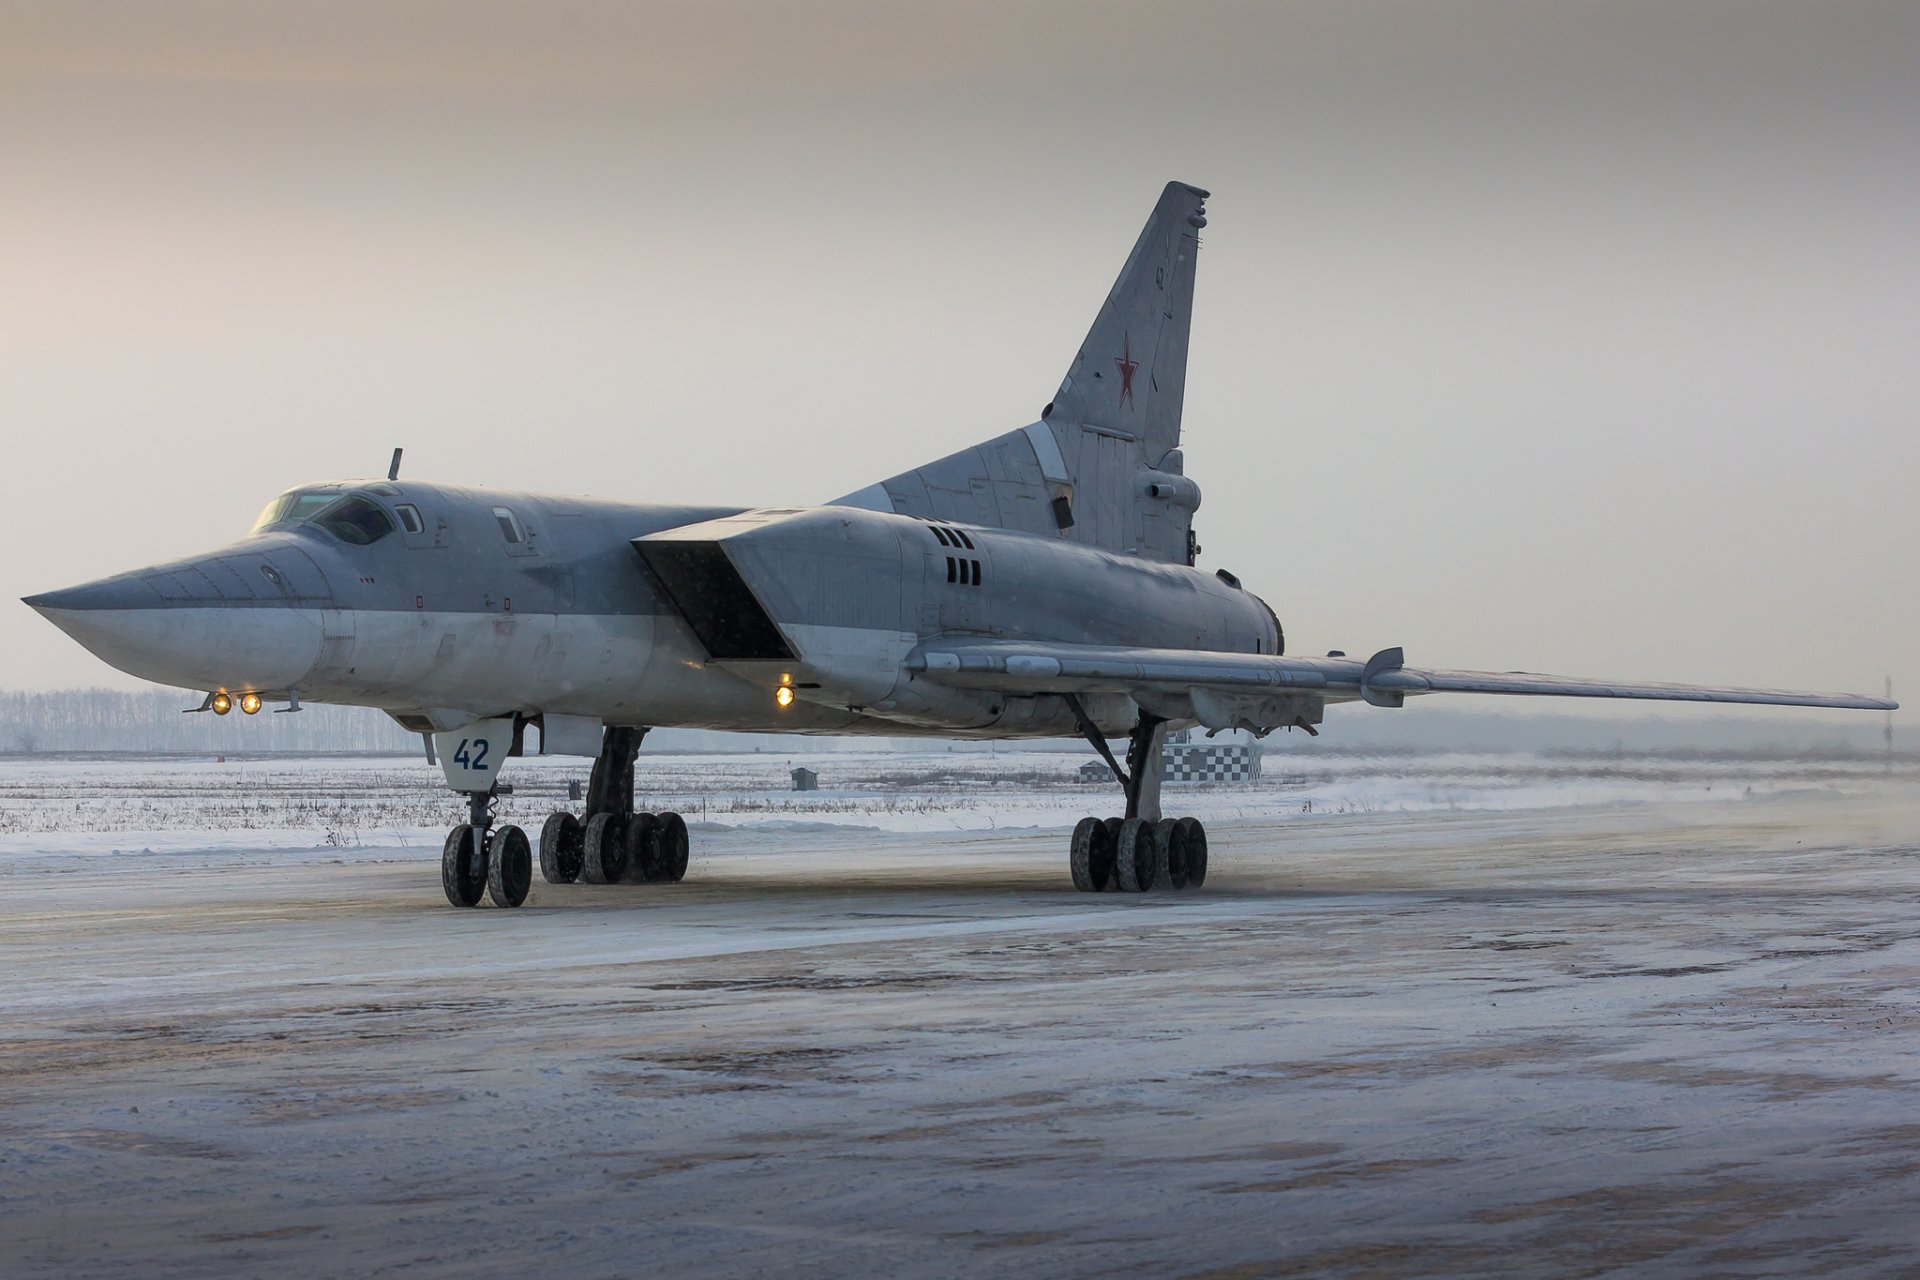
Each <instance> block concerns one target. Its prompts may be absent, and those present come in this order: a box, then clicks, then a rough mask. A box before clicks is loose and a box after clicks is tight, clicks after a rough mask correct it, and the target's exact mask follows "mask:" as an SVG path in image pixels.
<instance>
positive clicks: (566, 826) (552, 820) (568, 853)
mask: <svg viewBox="0 0 1920 1280" xmlns="http://www.w3.org/2000/svg"><path fill="white" fill-rule="evenodd" d="M585 838H586V829H585V828H584V827H583V826H582V825H581V823H580V819H578V818H576V817H574V816H573V815H572V814H570V813H556V814H553V815H552V816H551V817H549V818H548V819H547V823H546V825H545V826H543V827H541V828H540V878H541V879H543V880H545V881H546V882H547V883H548V884H572V883H573V882H574V881H575V880H578V879H579V878H580V861H581V858H582V856H583V855H584V853H585V844H584V840H585Z"/></svg>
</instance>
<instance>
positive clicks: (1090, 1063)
mask: <svg viewBox="0 0 1920 1280" xmlns="http://www.w3.org/2000/svg"><path fill="white" fill-rule="evenodd" d="M1210 826H1211V830H1212V833H1213V843H1214V849H1215V853H1214V864H1213V879H1212V881H1211V882H1210V883H1209V885H1208V886H1207V888H1206V889H1205V890H1204V891H1202V892H1200V893H1198V894H1178V895H1168V894H1153V895H1150V896H1148V897H1145V898H1128V897H1121V896H1118V895H1099V896H1094V897H1089V896H1082V895H1078V894H1075V893H1073V892H1072V891H1071V890H1070V888H1069V887H1067V886H1066V883H1065V880H1066V876H1065V869H1064V865H1063V864H1064V857H1063V850H1062V843H1063V835H1062V834H1061V833H1049V834H1045V835H1040V834H1034V833H1031V832H1028V833H1012V834H999V835H994V834H983V833H978V832H974V833H966V834H954V835H947V836H938V835H925V834H911V833H909V834H882V833H868V834H860V833H854V832H849V831H846V830H841V831H819V832H786V833H764V832H762V833H751V832H738V831H736V832H731V833H729V832H722V831H707V832H702V833H699V834H698V835H697V836H696V856H695V861H694V866H693V870H692V872H691V874H690V876H689V879H688V881H687V883H685V884H683V885H680V886H677V887H673V888H668V889H663V888H659V887H647V886H630V887H629V886H622V887H615V888H589V887H586V886H569V887H565V888H555V887H549V886H546V885H543V884H539V883H538V882H536V884H535V887H534V892H533V898H532V900H531V902H530V904H529V906H528V907H527V908H526V909H523V910H521V911H518V912H499V911H492V910H482V911H470V912H462V911H456V910H453V909H451V908H449V907H447V906H445V905H444V902H443V900H442V898H441V895H440V888H439V884H438V869H437V865H436V862H435V861H434V859H433V856H432V853H431V852H430V851H426V850H421V849H415V850H413V851H412V852H411V853H402V852H400V851H397V850H396V851H393V852H392V853H391V854H390V855H388V856H386V857H384V858H383V857H379V856H373V857H369V856H365V855H356V856H355V857H353V858H348V859H344V860H340V861H332V860H327V856H326V855H324V854H316V855H315V856H314V858H313V860H310V861H289V860H287V859H284V858H278V857H274V858H264V857H263V858H249V857H247V856H244V855H234V854H233V853H232V852H231V851H226V852H222V853H220V854H219V855H218V856H212V855H209V856H208V857H207V858H204V859H195V858H194V857H192V856H190V855H181V854H170V855H167V856H161V855H151V856H140V855H129V856H121V857H112V856H91V857H85V858H67V859H63V858H60V857H58V856H34V857H30V858H29V857H19V858H13V859H10V860H8V861H7V862H6V864H5V865H4V867H0V889H4V892H3V893H0V964H3V965H4V972H5V986H4V989H3V991H0V1013H3V1015H4V1024H3V1026H0V1270H4V1271H5V1273H6V1274H7V1275H9V1276H15V1277H24V1276H55V1275H58V1276H74V1275H139V1276H157V1277H160V1276H201V1275H209V1274H255V1275H257V1274H277V1275H304V1274H338V1275H346V1274H354V1275H370V1274H383V1273H388V1272H403V1273H406V1274H410V1275H420V1276H473V1275H507V1274H525V1273H528V1272H535V1273H545V1274H565V1275H569V1276H603V1275H604V1276H614V1275H649V1274H662V1275H665V1274H671V1275H674V1276H676V1277H707V1276H714V1277H718V1276H735V1275H743V1274H760V1275H818V1274H875V1275H882V1274H883V1275H888V1276H897V1277H898V1276H946V1275H976V1274H1006V1275H1010V1276H1011V1275H1020V1276H1033V1275H1059V1276H1096V1275H1098V1276H1111V1275H1133V1274H1137V1275H1153V1276H1195V1277H1200V1276H1206V1277H1229V1276H1263V1275H1289V1274H1326V1275H1333V1276H1363V1275H1364V1276H1401V1275H1405V1276H1416V1275H1418V1276H1427V1275H1434V1274H1487V1275H1494V1274H1516V1273H1533V1274H1549V1273H1550V1274H1555V1275H1562V1276H1569V1275H1600V1274H1607V1273H1610V1272H1613V1271H1615V1270H1621V1269H1631V1270H1633V1271H1634V1272H1635V1273H1636V1274H1648V1273H1670V1274H1680V1273H1685V1274H1699V1275H1704V1274H1727V1275H1736V1274H1737V1275H1743V1276H1744V1275H1768V1274H1778V1275H1796V1276H1798V1275H1809V1274H1815V1273H1818V1274H1824V1275H1860V1276H1870V1275H1871V1276H1878V1275H1912V1274H1914V1273H1915V1271H1916V1270H1920V1225H1916V1223H1917V1222H1920V1219H1916V1217H1915V1214H1914V1212H1913V1206H1914V1205H1916V1204H1920V1016H1917V1015H1920V794H1916V792H1915V790H1914V789H1913V788H1912V787H1911V786H1907V787H1904V788H1902V787H1895V786H1891V785H1890V786H1888V787H1887V788H1884V789H1882V790H1879V791H1875V792H1872V793H1870V794H1856V795H1850V796H1844V797H1836V796H1829V795H1809V796H1805V797H1796V796H1790V795H1781V796H1772V797H1766V798H1755V799H1750V800H1746V801H1737V800H1728V801H1726V802H1714V803H1707V804H1688V805H1631V806H1623V807H1610V808H1575V809H1560V810H1536V811H1522V812H1507V813H1477V814H1475V813H1453V814H1450V813H1445V812H1430V813H1423V814H1394V815H1365V814H1348V815H1341V816H1338V817H1329V818H1326V819H1324V820H1322V819H1317V818H1316V819H1303V820H1300V821H1295V822H1290V823H1288V824H1287V825H1286V827H1285V828H1284V830H1275V829H1274V828H1272V827H1270V826H1260V825H1245V826H1236V825H1235V824H1233V823H1231V822H1217V823H1212V824H1210ZM271 839H272V833H271V832H268V833H263V837H262V845H263V847H264V846H265V845H266V843H268V842H270V841H271Z"/></svg>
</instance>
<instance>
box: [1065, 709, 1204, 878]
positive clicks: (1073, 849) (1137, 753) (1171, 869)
mask: <svg viewBox="0 0 1920 1280" xmlns="http://www.w3.org/2000/svg"><path fill="white" fill-rule="evenodd" d="M1067 705H1068V706H1069V707H1071V708H1072V709H1073V714H1074V718H1075V719H1076V720H1077V721H1078V722H1079V725H1080V732H1081V733H1082V734H1083V735H1085V737H1086V739H1087V741H1088V742H1091V743H1092V744H1093V749H1094V750H1095V751H1098V752H1099V753H1100V755H1101V758H1103V759H1104V760H1105V761H1106V762H1107V767H1108V768H1110V769H1112V770H1113V776H1114V777H1115V778H1117V779H1119V782H1120V786H1121V789H1122V790H1123V791H1124V792H1125V793H1126V797H1127V814H1126V816H1125V817H1124V818H1082V819H1080V823H1079V825H1078V826H1076V827H1074V829H1073V839H1072V842H1071V843H1070V845H1069V846H1068V855H1067V864H1068V866H1069V868H1070V869H1071V870H1072V872H1073V887H1074V888H1076V889H1078V890H1080V892H1082V893H1099V892H1100V891H1101V890H1103V889H1116V890H1119V891H1120V892H1122V893H1145V892H1146V891H1147V890H1149V889H1152V888H1154V887H1156V886H1159V885H1164V886H1166V887H1167V888H1169V889H1198V888H1199V887H1200V886H1201V885H1203V884H1205V883H1206V882H1207V829H1206V828H1205V827H1203V826H1201V825H1200V820H1199V819H1198V818H1162V817H1161V816H1160V741H1161V739H1162V738H1163V737H1164V736H1165V734H1166V723H1167V722H1166V721H1164V720H1162V719H1160V718H1159V717H1158V716H1154V715H1150V714H1148V713H1147V712H1145V711H1142V712H1141V713H1140V719H1139V722H1138V723H1136V724H1135V725H1134V727H1133V731H1132V732H1131V733H1130V734H1128V735H1127V765H1126V768H1124V769H1123V768H1121V767H1120V762H1119V761H1118V760H1115V759H1114V758H1113V752H1112V751H1111V750H1110V749H1109V748H1108V747H1107V740H1106V739H1105V738H1104V737H1102V736H1101V735H1100V731H1099V730H1098V729H1096V728H1095V727H1094V725H1093V722H1092V721H1091V720H1089V719H1088V718H1087V713H1086V711H1085V710H1084V709H1083V708H1082V707H1081V705H1080V700H1079V699H1078V698H1076V697H1074V696H1072V695H1071V694H1069V695H1067Z"/></svg>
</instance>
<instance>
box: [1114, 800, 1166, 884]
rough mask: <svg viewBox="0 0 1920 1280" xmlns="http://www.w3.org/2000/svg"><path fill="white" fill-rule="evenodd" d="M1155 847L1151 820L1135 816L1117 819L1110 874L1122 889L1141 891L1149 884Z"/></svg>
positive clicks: (1151, 877) (1155, 854) (1156, 847)
mask: <svg viewBox="0 0 1920 1280" xmlns="http://www.w3.org/2000/svg"><path fill="white" fill-rule="evenodd" d="M1158 848H1159V843H1158V842H1157V841H1155V840H1154V838H1153V824H1152V823H1150V822H1145V821H1143V820H1141V819H1139V818H1127V819H1125V820H1124V821H1122V822H1121V823H1120V834H1119V837H1118V839H1116V840H1115V841H1114V844H1113V878H1114V880H1115V881H1116V882H1117V883H1118V884H1119V886H1120V891H1121V892H1122V893H1145V892H1146V891H1147V890H1149V889H1151V888H1153V874H1154V872H1155V871H1156V870H1158V866H1157V865H1156V864H1157V863H1158V861H1159V855H1158V853H1157V852H1156V850H1158Z"/></svg>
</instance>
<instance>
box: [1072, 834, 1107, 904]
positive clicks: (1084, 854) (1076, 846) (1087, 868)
mask: <svg viewBox="0 0 1920 1280" xmlns="http://www.w3.org/2000/svg"><path fill="white" fill-rule="evenodd" d="M1106 834H1107V828H1106V824H1105V823H1103V822H1101V821H1100V819H1098V818H1082V819H1080V822H1079V825H1077V826H1076V827H1074V829H1073V837H1072V839H1070V840H1069V841H1068V842H1067V867H1068V869H1069V870H1071V871H1072V872H1073V887H1074V888H1076V889H1078V890H1079V891H1080V892H1082V893H1098V892H1099V891H1100V885H1098V884H1095V883H1094V881H1093V868H1094V864H1095V863H1096V862H1098V861H1099V859H1098V857H1097V856H1096V855H1097V854H1098V853H1099V847H1100V844H1101V841H1102V840H1103V838H1104V837H1105V836H1106ZM1101 880H1102V882H1104V881H1105V880H1106V877H1105V876H1102V877H1101Z"/></svg>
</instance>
